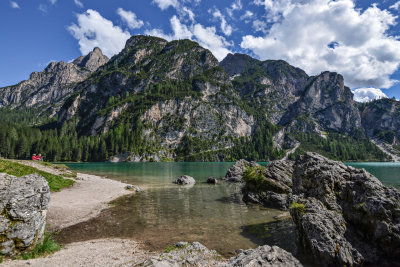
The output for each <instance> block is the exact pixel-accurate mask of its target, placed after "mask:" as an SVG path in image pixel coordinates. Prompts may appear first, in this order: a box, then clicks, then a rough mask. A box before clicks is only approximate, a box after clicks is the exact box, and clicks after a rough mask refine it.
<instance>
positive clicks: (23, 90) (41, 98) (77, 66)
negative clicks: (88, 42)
mask: <svg viewBox="0 0 400 267" xmlns="http://www.w3.org/2000/svg"><path fill="white" fill-rule="evenodd" d="M107 61H108V58H107V57H106V56H104V55H103V54H102V52H101V50H100V49H99V48H95V49H94V50H93V51H92V52H90V54H88V55H87V56H82V57H79V58H78V59H76V60H74V61H73V62H72V63H65V62H64V61H61V62H51V63H50V64H49V65H48V66H47V67H46V68H45V69H44V70H43V71H41V72H33V73H32V74H31V75H30V77H29V79H28V80H26V81H22V82H20V83H19V84H17V85H13V86H8V87H3V88H0V107H10V108H17V107H46V106H53V107H57V106H60V105H61V104H62V102H63V100H65V98H66V97H67V96H68V95H69V94H71V93H72V92H73V89H74V87H75V85H76V84H77V83H79V82H82V81H83V80H85V79H86V78H87V77H88V76H89V74H90V73H92V72H93V71H94V70H96V69H97V68H98V67H100V66H102V65H103V64H104V63H105V62H107Z"/></svg>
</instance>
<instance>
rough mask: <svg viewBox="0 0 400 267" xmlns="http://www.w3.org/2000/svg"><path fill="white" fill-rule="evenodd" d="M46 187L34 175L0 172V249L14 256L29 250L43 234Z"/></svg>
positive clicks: (47, 201) (5, 253) (46, 200)
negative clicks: (16, 175) (19, 175)
mask: <svg viewBox="0 0 400 267" xmlns="http://www.w3.org/2000/svg"><path fill="white" fill-rule="evenodd" d="M49 202H50V189H49V185H48V184H47V181H46V180H45V179H44V178H43V177H42V176H40V175H38V174H30V175H26V176H23V177H15V176H12V175H8V174H4V173H1V174H0V210H1V214H0V236H1V239H0V252H1V254H2V255H7V256H14V255H16V254H19V253H21V252H23V251H25V250H27V249H32V248H33V247H34V246H35V245H36V244H37V242H38V241H40V240H41V239H42V237H43V233H44V228H45V225H46V215H47V209H48V208H49Z"/></svg>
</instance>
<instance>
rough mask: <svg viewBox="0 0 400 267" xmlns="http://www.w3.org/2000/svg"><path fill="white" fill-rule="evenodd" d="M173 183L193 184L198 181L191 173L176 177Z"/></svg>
mask: <svg viewBox="0 0 400 267" xmlns="http://www.w3.org/2000/svg"><path fill="white" fill-rule="evenodd" d="M173 183H174V184H179V185H192V184H195V183H196V181H195V180H194V178H193V177H191V176H189V175H182V176H181V177H179V178H178V179H176V180H175V181H174V182H173Z"/></svg>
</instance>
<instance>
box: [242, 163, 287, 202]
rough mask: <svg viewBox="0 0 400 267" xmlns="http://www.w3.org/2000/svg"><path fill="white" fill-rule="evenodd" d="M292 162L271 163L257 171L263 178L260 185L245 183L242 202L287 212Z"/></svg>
mask: <svg viewBox="0 0 400 267" xmlns="http://www.w3.org/2000/svg"><path fill="white" fill-rule="evenodd" d="M293 165H294V162H293V161H281V160H278V161H273V162H271V163H269V164H268V165H267V166H266V167H264V168H260V169H259V170H258V171H259V172H260V173H261V174H262V176H263V177H264V180H263V182H262V184H261V185H260V184H259V182H257V183H255V182H254V183H252V182H247V183H245V186H244V187H243V190H242V191H243V200H244V201H246V202H251V203H258V204H262V205H264V206H266V207H270V208H277V209H281V210H287V209H288V208H289V200H288V199H289V196H288V195H290V194H291V193H292V188H291V187H292V173H293Z"/></svg>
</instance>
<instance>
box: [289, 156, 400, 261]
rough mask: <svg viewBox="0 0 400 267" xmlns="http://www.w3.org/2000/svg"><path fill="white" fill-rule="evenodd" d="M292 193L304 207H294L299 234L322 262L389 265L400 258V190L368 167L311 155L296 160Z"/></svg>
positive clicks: (292, 211) (303, 242)
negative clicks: (358, 167) (384, 184)
mask: <svg viewBox="0 0 400 267" xmlns="http://www.w3.org/2000/svg"><path fill="white" fill-rule="evenodd" d="M293 193H294V194H296V195H297V196H299V204H300V205H304V209H302V210H300V211H299V209H292V210H291V215H292V217H293V219H294V221H295V223H296V225H297V230H298V237H299V239H300V241H301V242H302V244H303V246H305V247H308V248H310V249H311V252H312V253H313V255H314V256H315V257H316V258H317V259H320V260H321V261H322V262H325V263H327V264H340V265H343V264H346V265H358V264H361V263H363V262H365V263H366V264H377V263H381V264H384V263H385V262H386V263H388V262H389V263H390V262H391V261H393V260H394V259H398V258H399V257H400V207H399V203H400V193H399V191H398V190H396V189H395V188H390V187H385V186H383V185H382V183H381V182H380V181H379V180H378V179H377V178H376V177H374V176H372V175H371V174H369V173H368V172H366V171H365V170H363V169H362V170H358V169H355V168H353V167H347V166H345V165H344V164H342V163H340V162H336V161H332V160H328V159H326V158H324V157H322V156H320V155H318V154H315V153H307V154H305V155H304V156H301V157H300V158H299V159H298V160H297V161H296V165H295V168H294V173H293ZM393 262H394V261H393Z"/></svg>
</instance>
